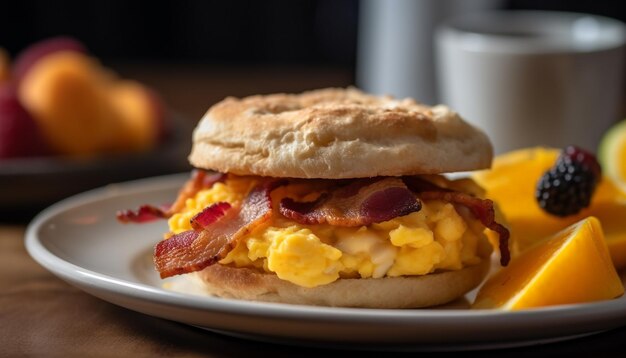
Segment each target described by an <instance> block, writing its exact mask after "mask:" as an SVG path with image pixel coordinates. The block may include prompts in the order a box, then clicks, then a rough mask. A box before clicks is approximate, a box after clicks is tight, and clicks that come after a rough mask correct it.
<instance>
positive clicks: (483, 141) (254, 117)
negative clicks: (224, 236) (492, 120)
mask: <svg viewBox="0 0 626 358" xmlns="http://www.w3.org/2000/svg"><path fill="white" fill-rule="evenodd" d="M492 156H493V150H492V146H491V144H490V142H489V139H488V138H487V136H486V135H485V134H484V133H483V132H482V131H480V130H479V129H477V128H475V127H473V126H472V125H470V124H468V123H467V122H465V121H464V120H463V119H462V118H461V117H460V116H459V115H458V114H457V113H456V112H454V111H452V110H451V109H449V108H448V107H445V106H441V105H440V106H435V107H429V106H426V105H422V104H418V103H416V102H415V101H414V100H412V99H403V100H396V99H392V98H391V97H376V96H373V95H369V94H365V93H363V92H361V91H359V90H357V89H354V88H348V89H336V88H332V89H322V90H316V91H310V92H304V93H302V94H273V95H266V96H251V97H247V98H243V99H237V98H227V99H225V100H224V101H222V102H220V103H218V104H216V105H214V106H213V107H211V108H210V109H209V110H208V112H207V113H206V114H205V116H204V117H203V118H202V120H201V121H200V123H199V124H198V126H197V128H196V129H195V131H194V134H193V148H192V152H191V154H190V156H189V159H190V162H191V164H192V165H193V166H195V167H197V168H204V169H212V170H216V171H219V172H222V173H233V174H238V175H258V176H267V177H290V178H327V179H343V178H362V177H376V176H400V175H416V174H440V173H450V172H459V171H469V170H477V169H484V168H488V167H489V166H490V164H491V159H492Z"/></svg>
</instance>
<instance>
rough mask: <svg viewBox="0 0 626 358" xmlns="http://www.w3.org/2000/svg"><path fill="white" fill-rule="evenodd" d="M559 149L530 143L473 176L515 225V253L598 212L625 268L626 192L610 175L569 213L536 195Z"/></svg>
mask: <svg viewBox="0 0 626 358" xmlns="http://www.w3.org/2000/svg"><path fill="white" fill-rule="evenodd" d="M559 153H560V151H559V150H558V149H551V148H541V147H537V148H527V149H521V150H517V151H513V152H509V153H505V154H502V155H499V156H498V157H496V158H495V160H494V163H493V166H492V168H491V170H486V171H480V172H477V173H476V174H475V175H474V176H473V179H474V180H475V181H476V182H477V183H478V184H480V185H481V186H482V187H483V188H484V189H485V190H486V193H485V196H486V197H487V198H489V199H492V200H494V201H495V202H496V203H497V204H498V207H499V208H500V210H501V211H502V213H503V214H504V217H505V219H506V223H507V226H508V228H509V229H510V231H511V238H512V241H513V253H514V255H515V254H517V253H519V252H522V251H524V250H526V249H527V248H528V247H530V246H532V245H533V244H535V243H536V242H538V241H540V240H541V239H543V238H545V237H548V236H551V235H553V234H555V233H556V232H558V231H559V230H562V229H564V228H566V227H567V226H569V225H572V224H573V223H575V222H577V221H580V220H582V219H583V218H585V217H588V216H595V217H597V218H598V219H599V220H600V222H601V223H602V227H603V228H604V233H605V237H606V241H607V245H608V247H609V251H610V253H611V257H612V259H613V263H614V264H615V266H616V267H618V268H626V220H625V219H624V218H626V193H624V191H622V190H621V188H620V187H619V186H618V185H617V184H616V183H615V181H614V180H613V179H612V178H611V177H609V176H603V178H602V179H601V181H600V184H599V185H598V187H597V188H596V191H595V193H594V196H593V198H592V200H591V205H590V206H589V208H587V209H583V210H582V211H581V212H580V213H578V214H576V215H573V216H568V217H565V218H562V217H558V216H553V215H550V214H548V213H546V212H545V211H543V210H542V209H541V208H540V207H539V205H538V204H537V201H536V199H535V188H536V185H537V181H538V180H539V178H540V177H541V176H542V175H543V174H544V173H545V172H546V171H547V170H548V169H549V168H550V167H551V166H552V165H553V164H554V162H555V161H556V158H557V157H558V156H559Z"/></svg>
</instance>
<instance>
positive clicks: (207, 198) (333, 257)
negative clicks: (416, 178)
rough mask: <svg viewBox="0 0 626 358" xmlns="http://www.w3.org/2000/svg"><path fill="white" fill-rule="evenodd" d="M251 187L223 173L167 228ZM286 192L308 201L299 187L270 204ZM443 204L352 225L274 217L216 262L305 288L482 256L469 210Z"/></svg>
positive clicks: (419, 271)
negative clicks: (252, 269)
mask: <svg viewBox="0 0 626 358" xmlns="http://www.w3.org/2000/svg"><path fill="white" fill-rule="evenodd" d="M254 185H256V181H255V180H254V179H253V178H249V177H235V176H229V179H227V180H226V182H224V183H217V184H215V185H214V186H213V187H212V188H210V189H207V190H202V191H200V192H198V194H196V196H195V197H194V198H190V199H188V200H187V202H186V203H185V204H186V207H185V209H184V210H183V211H182V212H181V213H178V214H175V215H174V216H172V217H171V218H170V220H169V226H170V230H171V231H172V233H180V232H182V231H185V230H190V229H191V226H190V224H189V219H191V218H192V217H193V215H195V214H196V213H198V212H199V211H200V210H202V209H203V208H205V207H206V206H208V205H211V204H213V203H215V202H218V201H228V202H231V203H234V202H239V201H241V200H243V199H244V198H245V195H246V194H247V193H248V192H249V191H250V190H251V189H252V188H253V187H254ZM286 195H289V196H291V197H297V198H299V200H305V199H303V198H306V200H313V199H314V198H315V196H316V195H318V194H316V193H310V192H307V190H306V188H303V187H301V186H294V187H281V188H278V189H277V190H275V191H274V192H273V193H272V197H273V199H274V200H273V201H274V203H275V205H277V203H278V202H280V198H281V197H284V196H286ZM460 212H461V214H459V212H457V209H455V208H454V206H453V205H451V204H449V203H444V202H442V201H437V200H435V201H428V202H424V203H422V209H421V210H420V211H418V212H414V213H411V214H409V215H406V216H403V217H398V218H395V219H392V220H389V221H386V222H382V223H378V224H372V225H369V226H362V227H357V228H343V227H342V228H338V227H331V226H329V225H302V224H299V223H296V222H294V221H291V220H288V219H286V218H284V217H282V216H280V215H275V217H274V218H273V219H272V220H271V221H270V222H269V223H268V224H267V225H264V226H262V227H259V228H257V229H256V230H254V231H253V232H251V233H249V234H248V235H246V236H245V237H244V238H242V239H241V240H240V241H239V243H238V244H237V246H236V247H235V248H234V249H233V250H232V251H231V252H230V253H229V254H228V255H227V256H226V257H225V258H224V259H223V260H221V261H220V264H223V265H233V266H236V267H255V268H257V269H259V270H264V271H266V272H273V273H275V274H276V275H278V277H279V278H281V279H283V280H286V281H290V282H292V283H295V284H297V285H300V286H303V287H315V286H319V285H324V284H328V283H330V282H333V281H335V280H337V279H338V278H340V277H355V278H359V277H360V278H369V277H372V278H380V277H385V276H390V277H394V276H405V275H425V274H428V273H431V272H433V271H435V270H458V269H461V268H463V267H464V266H466V265H473V264H476V263H478V262H479V261H480V258H479V257H478V256H477V253H476V252H477V247H478V241H479V239H480V237H481V236H483V230H484V228H483V227H482V226H481V225H480V223H478V222H477V221H476V220H474V219H473V218H472V217H471V215H469V213H463V211H462V210H460Z"/></svg>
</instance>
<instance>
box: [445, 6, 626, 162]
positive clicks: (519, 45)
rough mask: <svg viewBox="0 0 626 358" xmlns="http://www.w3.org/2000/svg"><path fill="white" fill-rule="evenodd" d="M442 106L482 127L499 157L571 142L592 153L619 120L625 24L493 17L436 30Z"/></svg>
mask: <svg viewBox="0 0 626 358" xmlns="http://www.w3.org/2000/svg"><path fill="white" fill-rule="evenodd" d="M436 42H437V58H438V68H437V70H438V79H439V86H440V91H441V99H442V102H443V103H445V104H448V105H449V106H450V107H452V108H453V109H455V110H456V111H457V112H459V114H460V115H461V116H462V117H464V118H465V119H467V120H468V121H469V122H471V123H474V124H475V125H477V126H478V127H480V128H482V129H483V130H484V131H485V132H486V133H487V134H488V135H489V137H490V138H491V140H492V142H493V144H494V148H495V151H496V153H502V152H505V151H509V150H513V149H517V148H522V147H529V146H535V145H546V146H553V147H564V146H566V145H568V144H576V145H579V146H582V147H584V148H587V149H588V150H592V151H593V150H595V149H596V147H597V145H598V143H599V141H600V139H601V137H602V135H603V133H604V132H605V131H606V130H607V128H608V127H609V126H610V125H611V124H612V123H613V122H615V121H617V120H618V119H620V118H618V113H619V106H620V104H621V103H622V102H621V101H622V100H623V99H624V97H623V96H622V93H623V92H622V91H623V79H624V61H625V59H626V57H625V47H624V45H625V44H626V26H625V25H624V24H622V23H621V22H619V21H617V20H613V19H609V18H606V17H600V16H592V15H586V14H575V13H562V12H545V11H493V12H485V13H475V14H468V15H465V16H461V17H457V18H454V19H451V20H449V21H448V22H446V23H445V24H443V25H442V26H441V27H439V29H438V31H437V38H436Z"/></svg>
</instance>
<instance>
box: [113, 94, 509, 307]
mask: <svg viewBox="0 0 626 358" xmlns="http://www.w3.org/2000/svg"><path fill="white" fill-rule="evenodd" d="M492 152H493V151H492V147H491V144H490V142H489V140H488V138H487V137H486V135H485V134H484V133H483V132H481V131H480V130H478V129H477V128H475V127H473V126H472V125H470V124H468V123H466V122H465V121H463V120H462V119H461V118H460V116H459V115H458V114H457V113H455V112H453V111H452V110H450V109H449V108H447V107H445V106H434V107H429V106H425V105H422V104H418V103H416V102H415V101H413V100H411V99H404V100H396V99H393V98H390V97H377V96H372V95H368V94H365V93H363V92H361V91H359V90H357V89H353V88H349V89H322V90H316V91H310V92H305V93H302V94H274V95H265V96H252V97H247V98H243V99H237V98H227V99H225V100H223V101H222V102H220V103H217V104H216V105H214V106H213V107H211V108H210V109H209V111H208V112H207V113H206V115H205V116H204V117H203V118H202V120H201V121H200V122H199V124H198V126H197V127H196V129H195V131H194V134H193V147H192V151H191V154H190V156H189V160H190V162H191V164H192V165H193V166H194V167H195V168H197V169H196V170H194V172H193V174H192V176H191V178H190V179H189V181H188V182H187V183H186V184H185V185H184V187H183V188H182V189H181V190H180V193H179V196H178V198H177V199H176V201H175V202H174V203H173V204H172V205H171V206H168V207H166V208H159V207H154V206H149V205H145V206H142V207H140V208H139V209H138V210H137V211H123V212H119V213H118V218H119V219H120V220H121V221H123V222H129V221H134V222H141V221H147V220H150V219H153V218H157V217H162V218H167V219H168V224H169V232H168V233H166V234H165V238H164V239H163V240H162V241H160V242H159V243H158V244H156V247H155V250H154V263H155V267H156V269H157V271H158V272H159V273H160V276H161V277H162V278H166V277H170V276H174V275H181V274H184V275H185V277H186V278H188V279H190V280H194V281H195V284H197V285H200V286H202V287H203V289H204V290H205V291H206V292H207V293H209V294H211V295H215V296H219V297H227V298H237V299H245V300H259V301H272V302H284V303H293V304H309V305H326V306H347V307H376V308H407V307H427V306H433V305H439V304H443V303H446V302H450V301H452V300H455V299H457V298H459V297H462V296H463V295H464V294H465V293H467V292H468V291H470V290H471V289H472V288H474V287H476V286H477V285H478V284H479V283H480V282H481V281H482V280H483V278H484V277H485V275H486V273H487V271H488V269H489V265H490V256H491V253H492V251H493V250H492V246H491V245H490V243H489V241H488V240H487V234H488V233H489V235H492V236H493V237H495V238H496V241H497V240H499V246H498V245H496V246H497V247H498V251H499V252H500V261H501V264H503V265H506V264H507V262H508V260H509V253H508V236H509V233H508V231H507V229H506V228H505V227H504V226H502V225H501V224H499V223H497V222H496V220H495V215H494V205H493V203H492V202H491V201H490V200H488V199H484V198H482V194H483V191H482V189H481V188H480V187H479V186H478V185H477V184H475V183H474V182H473V181H471V179H457V180H452V179H449V178H447V177H446V176H444V175H442V174H444V173H453V172H464V171H472V170H478V169H483V168H488V167H489V166H490V164H491V159H492V155H493V154H492Z"/></svg>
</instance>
